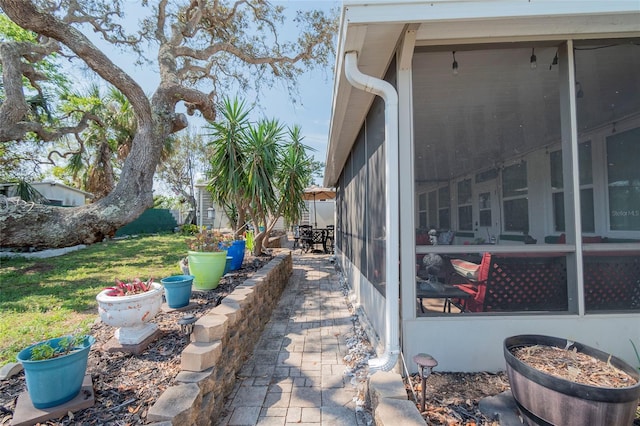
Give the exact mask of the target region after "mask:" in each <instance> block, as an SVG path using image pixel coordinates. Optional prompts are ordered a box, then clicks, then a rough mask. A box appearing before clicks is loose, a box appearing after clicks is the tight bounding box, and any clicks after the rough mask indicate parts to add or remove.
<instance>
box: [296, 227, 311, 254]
mask: <svg viewBox="0 0 640 426" xmlns="http://www.w3.org/2000/svg"><path fill="white" fill-rule="evenodd" d="M298 228H299V230H300V252H305V253H306V252H308V251H309V250H311V249H313V228H312V227H311V225H300V226H299V227H298Z"/></svg>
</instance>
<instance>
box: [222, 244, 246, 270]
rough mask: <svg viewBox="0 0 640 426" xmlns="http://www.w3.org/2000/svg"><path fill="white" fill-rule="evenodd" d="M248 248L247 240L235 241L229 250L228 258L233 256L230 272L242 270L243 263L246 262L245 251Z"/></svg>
mask: <svg viewBox="0 0 640 426" xmlns="http://www.w3.org/2000/svg"><path fill="white" fill-rule="evenodd" d="M245 247H246V241H245V240H235V241H234V242H233V243H231V246H230V247H229V248H228V249H227V256H231V257H232V258H233V259H232V260H231V266H230V269H229V270H230V271H235V270H237V269H240V267H241V266H242V262H243V261H244V249H245Z"/></svg>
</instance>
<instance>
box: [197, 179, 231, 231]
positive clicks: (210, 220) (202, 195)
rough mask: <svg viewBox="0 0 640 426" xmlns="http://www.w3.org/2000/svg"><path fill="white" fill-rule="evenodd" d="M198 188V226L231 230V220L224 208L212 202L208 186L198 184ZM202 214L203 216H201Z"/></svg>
mask: <svg viewBox="0 0 640 426" xmlns="http://www.w3.org/2000/svg"><path fill="white" fill-rule="evenodd" d="M195 187H196V194H195V197H196V205H197V208H198V210H197V212H196V221H197V225H198V226H208V227H212V228H214V229H227V228H231V225H230V222H229V219H228V218H227V215H226V214H225V213H224V211H223V210H222V208H221V207H220V206H218V205H217V204H215V203H214V202H213V200H212V197H211V193H210V192H209V191H207V184H205V183H198V184H196V185H195ZM200 212H202V214H200Z"/></svg>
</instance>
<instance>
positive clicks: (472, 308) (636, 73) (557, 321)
mask: <svg viewBox="0 0 640 426" xmlns="http://www.w3.org/2000/svg"><path fill="white" fill-rule="evenodd" d="M334 81H335V83H334V90H333V109H332V111H333V112H332V120H331V127H330V141H329V147H328V152H327V161H326V164H327V166H326V170H325V179H324V185H325V186H335V187H336V190H337V199H336V255H337V261H338V262H339V264H340V265H341V267H342V269H343V270H344V272H345V274H346V276H347V279H348V282H349V283H350V285H351V287H352V290H353V292H354V296H355V300H356V303H357V304H359V307H360V308H361V309H362V311H363V312H364V314H366V316H367V318H368V320H369V322H370V323H371V326H372V327H373V328H374V329H375V331H376V332H377V334H378V337H379V339H380V345H381V347H383V349H380V350H379V354H378V355H379V356H378V358H376V359H374V360H372V361H371V365H372V367H374V368H377V369H390V368H392V367H393V366H394V365H395V364H396V362H397V360H398V355H399V352H400V351H402V352H403V355H404V359H405V360H411V359H412V357H413V356H414V355H416V354H417V353H420V352H427V353H430V354H431V355H433V356H434V357H435V358H436V359H437V360H438V362H439V367H438V368H439V369H440V370H442V371H482V370H488V371H498V370H503V369H504V359H503V355H502V343H503V340H504V338H505V337H507V336H511V335H516V334H548V335H553V336H558V337H566V338H569V339H575V340H577V341H580V342H583V343H586V344H589V345H592V346H595V347H597V348H600V349H602V350H604V351H607V352H611V353H613V354H615V355H617V356H619V357H621V358H623V359H625V360H626V361H628V362H629V363H631V364H632V365H635V364H637V359H636V358H635V355H634V353H633V348H632V345H631V343H630V340H633V341H634V342H635V343H636V345H637V344H639V343H640V326H639V324H640V167H638V164H640V3H638V1H637V0H632V1H616V0H611V1H589V2H585V1H579V0H565V1H544V0H537V1H534V0H532V1H524V0H517V1H516V0H502V1H500V0H495V1H489V0H486V1H483V0H477V1H465V2H462V1H447V0H440V1H437V0H436V1H429V2H423V1H403V2H379V1H371V0H368V1H345V2H344V5H343V7H342V16H341V26H340V32H339V42H338V51H337V60H336V71H335V80H334ZM429 229H435V230H436V231H434V232H435V233H436V235H435V237H436V239H438V241H439V245H431V244H430V243H429V236H428V231H429ZM450 237H451V238H450ZM436 255H437V257H439V258H440V261H439V262H440V263H439V264H438V265H437V268H435V269H434V270H429V271H425V267H424V265H425V264H424V258H428V259H430V258H432V257H435V256H436ZM489 256H490V257H489ZM437 257H436V258H437ZM482 259H484V262H483V261H482ZM465 262H467V263H465ZM478 265H483V268H478V269H475V268H476V267H477V266H478ZM485 267H486V268H485ZM465 268H466V271H465ZM421 274H422V276H425V275H424V274H427V275H433V276H435V277H438V279H439V280H440V281H444V282H445V283H447V284H462V285H463V286H465V289H466V290H468V292H467V291H465V293H463V296H462V297H459V298H453V297H450V298H448V299H447V298H443V299H440V300H438V299H433V298H429V295H428V294H427V295H425V293H424V283H422V282H420V281H419V280H418V279H417V278H416V275H421ZM455 288H457V289H462V288H461V287H455ZM420 296H423V297H422V298H421V297H420ZM398 301H399V303H398ZM446 302H451V304H452V305H453V306H449V307H451V308H452V309H451V313H449V312H443V309H442V305H443V303H446ZM434 305H435V306H438V307H439V308H433V306H434ZM456 306H457V307H456ZM459 308H462V309H464V312H463V313H460V311H459ZM423 311H424V313H423ZM407 366H408V368H409V369H410V370H412V371H416V366H415V365H412V364H411V363H410V362H408V365H407Z"/></svg>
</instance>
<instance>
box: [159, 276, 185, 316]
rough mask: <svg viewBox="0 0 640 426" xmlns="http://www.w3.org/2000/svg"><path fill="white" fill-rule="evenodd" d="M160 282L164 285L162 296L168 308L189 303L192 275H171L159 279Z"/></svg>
mask: <svg viewBox="0 0 640 426" xmlns="http://www.w3.org/2000/svg"><path fill="white" fill-rule="evenodd" d="M160 282H161V283H162V285H163V286H164V297H165V298H166V299H167V305H169V307H170V308H173V309H177V308H182V307H184V306H187V305H188V304H189V299H190V298H191V286H192V285H193V275H173V276H171V277H167V278H163V279H161V280H160Z"/></svg>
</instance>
